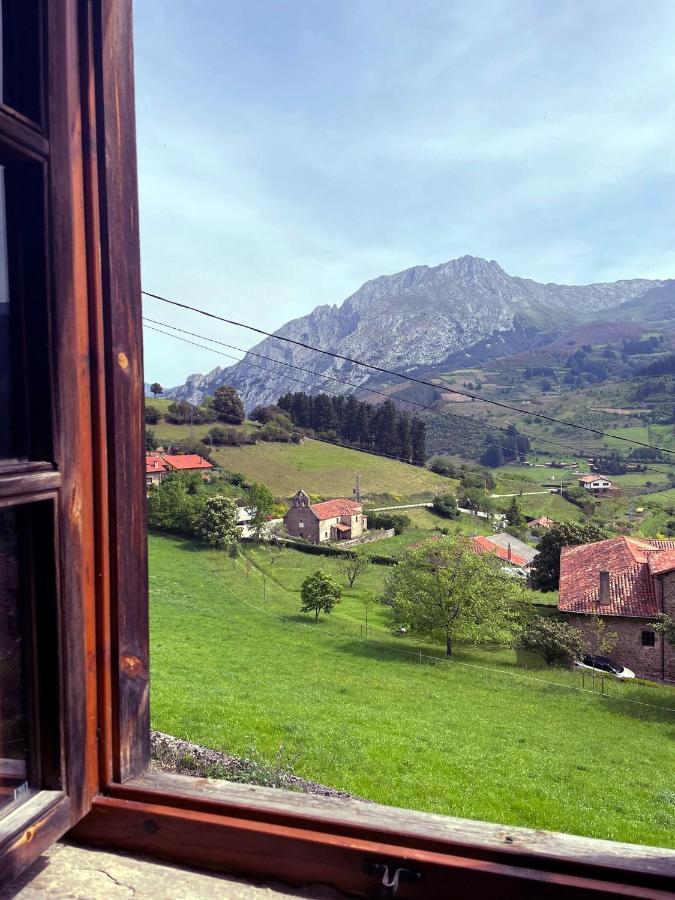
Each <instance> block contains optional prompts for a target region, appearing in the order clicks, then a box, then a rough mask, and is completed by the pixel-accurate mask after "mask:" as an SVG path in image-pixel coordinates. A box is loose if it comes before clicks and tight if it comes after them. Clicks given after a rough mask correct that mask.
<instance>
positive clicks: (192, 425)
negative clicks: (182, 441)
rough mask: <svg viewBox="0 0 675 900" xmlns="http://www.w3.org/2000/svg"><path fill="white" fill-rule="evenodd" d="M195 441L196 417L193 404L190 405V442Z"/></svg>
mask: <svg viewBox="0 0 675 900" xmlns="http://www.w3.org/2000/svg"><path fill="white" fill-rule="evenodd" d="M194 439H195V426H194V417H193V410H192V404H190V440H191V441H194Z"/></svg>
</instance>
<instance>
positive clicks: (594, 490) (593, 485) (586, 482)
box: [579, 475, 613, 497]
mask: <svg viewBox="0 0 675 900" xmlns="http://www.w3.org/2000/svg"><path fill="white" fill-rule="evenodd" d="M579 487H582V488H583V489H584V490H585V491H588V492H589V493H591V494H593V496H594V497H602V496H604V495H605V494H608V493H609V492H610V491H611V490H613V487H612V482H611V480H610V479H609V478H608V477H607V476H606V475H582V476H581V478H580V479H579Z"/></svg>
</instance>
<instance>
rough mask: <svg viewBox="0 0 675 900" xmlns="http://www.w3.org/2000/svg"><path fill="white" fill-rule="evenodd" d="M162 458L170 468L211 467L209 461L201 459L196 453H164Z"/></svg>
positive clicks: (184, 469)
mask: <svg viewBox="0 0 675 900" xmlns="http://www.w3.org/2000/svg"><path fill="white" fill-rule="evenodd" d="M162 459H163V460H164V462H166V463H168V464H169V466H170V467H171V468H172V469H179V470H181V471H188V470H190V469H212V468H213V466H212V465H211V463H210V462H207V461H206V460H205V459H202V457H201V456H198V455H197V454H196V453H185V454H183V455H180V456H178V455H175V456H174V455H173V454H168V453H164V454H163V455H162Z"/></svg>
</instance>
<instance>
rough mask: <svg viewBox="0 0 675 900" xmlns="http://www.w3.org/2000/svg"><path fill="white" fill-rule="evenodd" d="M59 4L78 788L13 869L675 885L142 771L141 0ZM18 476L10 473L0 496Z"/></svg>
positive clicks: (33, 139)
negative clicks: (137, 110) (138, 865)
mask: <svg viewBox="0 0 675 900" xmlns="http://www.w3.org/2000/svg"><path fill="white" fill-rule="evenodd" d="M48 7H49V12H48V16H47V19H48V21H47V23H46V33H47V58H48V72H49V73H50V80H49V85H50V97H49V104H48V109H47V122H48V126H49V128H48V137H47V135H46V134H45V133H43V132H42V131H41V130H40V129H34V128H32V127H31V128H28V126H26V125H25V123H17V132H16V133H17V136H18V137H17V139H18V140H21V141H23V146H30V147H31V149H32V151H33V152H36V153H37V154H38V156H40V154H42V156H43V157H44V155H45V153H47V152H48V153H49V160H50V162H49V165H50V171H51V176H50V185H51V210H52V220H53V221H52V229H51V236H50V248H51V249H50V254H51V255H50V259H51V272H52V275H53V278H54V284H55V291H56V293H57V294H58V295H59V296H60V298H61V299H60V301H59V302H57V303H56V304H55V315H54V327H53V345H54V355H55V359H56V363H57V365H56V370H57V371H58V373H59V376H58V378H57V387H58V390H57V400H56V403H55V410H56V412H57V413H58V416H59V418H58V422H57V425H58V428H57V432H58V434H59V435H60V436H61V438H60V441H59V442H58V447H57V449H58V454H57V461H56V465H54V466H52V465H47V466H46V467H45V469H44V471H39V472H35V473H33V474H32V475H31V478H32V479H33V486H35V484H38V485H40V490H39V493H40V494H41V496H42V495H44V496H47V495H48V494H49V495H50V496H53V497H54V502H55V503H56V504H57V507H58V516H57V517H58V522H59V533H60V548H61V549H60V552H61V554H62V568H61V571H62V576H61V584H60V590H61V594H62V597H64V598H66V601H67V602H66V606H67V615H68V616H69V618H68V621H69V623H70V624H71V625H72V626H74V628H73V632H72V634H71V636H70V638H69V640H70V644H71V645H72V646H70V645H69V647H68V654H69V656H68V660H69V669H68V679H67V683H66V684H65V685H64V696H65V697H66V701H67V705H68V709H69V719H70V718H71V717H72V722H71V723H70V725H68V724H67V728H69V729H70V730H69V731H68V733H67V734H66V737H65V740H64V743H65V745H66V748H67V755H68V759H69V763H68V764H69V766H70V770H71V773H72V775H73V777H72V784H71V785H69V790H70V793H68V792H65V793H64V792H51V793H49V792H43V793H42V794H39V795H37V796H36V797H34V798H32V799H31V800H30V801H29V803H30V804H32V805H31V808H30V809H27V807H28V804H25V805H24V806H23V807H21V809H20V810H19V811H17V818H16V820H15V821H14V823H12V822H8V819H9V818H11V816H10V817H7V819H5V820H3V821H2V823H0V854H2V857H1V861H2V864H3V869H2V874H3V876H7V875H12V874H15V873H16V872H18V871H19V870H20V869H21V868H22V867H23V866H25V865H26V864H27V862H29V861H30V860H31V859H32V858H34V856H35V855H36V853H37V852H39V851H40V850H41V849H43V848H44V847H45V846H47V845H48V844H49V843H50V842H51V841H53V840H54V839H56V838H57V837H59V836H60V835H61V834H63V833H64V832H65V831H66V830H68V829H71V830H70V836H71V837H72V838H73V839H75V840H78V841H81V842H84V843H87V844H90V845H95V846H100V847H105V848H108V849H120V850H127V851H137V852H142V853H145V854H149V855H153V856H157V857H160V858H164V859H169V860H173V861H176V862H180V863H183V864H189V865H196V866H200V867H205V868H212V869H215V870H218V871H226V872H231V873H234V874H237V875H239V876H244V877H247V878H251V879H254V880H265V879H271V880H276V881H285V882H288V883H291V884H307V883H313V882H324V883H327V884H331V885H334V886H335V887H336V888H338V889H341V890H343V891H346V892H348V893H351V894H355V895H358V896H375V895H379V893H380V891H381V890H382V885H383V878H388V879H389V881H391V880H392V879H393V877H394V873H395V872H396V870H397V869H400V870H403V871H402V873H401V880H400V884H399V886H398V889H397V892H396V894H395V896H397V897H433V896H452V895H453V892H454V895H456V896H465V895H467V894H469V892H477V896H500V897H501V896H513V897H519V898H523V897H533V898H534V897H537V898H541V897H548V896H551V897H569V896H579V897H630V896H634V897H637V896H639V897H641V898H652V900H657V898H665V897H667V896H671V893H670V891H671V888H672V887H673V875H674V873H675V853H674V852H672V851H669V850H661V849H659V848H651V847H637V846H634V845H626V844H618V843H613V842H609V841H598V840H591V839H585V838H581V837H575V836H570V835H558V834H552V833H547V832H535V831H532V830H529V829H524V828H511V827H506V826H501V825H490V824H487V823H481V822H473V821H469V820H460V819H452V818H448V817H443V816H435V815H429V814H425V813H420V812H414V811H404V810H392V809H389V808H386V807H381V806H378V805H376V804H359V803H348V802H344V801H331V800H329V799H326V798H316V797H310V796H306V795H298V794H291V793H288V792H285V791H276V790H273V789H268V788H259V787H252V786H248V785H247V786H242V785H236V784H230V785H227V784H223V783H210V782H208V781H206V780H204V779H191V778H186V777H181V776H178V775H163V774H152V773H150V772H149V763H150V732H149V728H150V716H149V666H148V659H149V634H148V605H147V560H146V489H145V482H144V479H143V474H144V464H143V463H144V456H145V445H144V421H143V415H142V407H143V365H142V328H141V294H140V289H141V284H140V257H139V239H138V209H137V181H136V153H135V140H134V137H135V118H134V92H133V53H132V19H131V12H132V11H131V0H59V2H58V3H57V2H51V0H50V3H49V4H48ZM59 73H60V74H59ZM50 110H52V112H51V113H50ZM54 110H55V111H54ZM2 115H4V112H3V111H2V110H0V117H1V116H2ZM66 295H68V296H71V297H72V299H71V300H70V301H69V302H68V303H66V302H65V301H64V299H63V298H64V296H66ZM66 312H67V315H66ZM68 361H72V362H74V365H73V366H72V367H71V366H67V365H64V362H68ZM66 370H67V371H66ZM66 435H77V441H72V440H71V441H68V440H65V436H66ZM24 477H25V476H24V475H17V476H15V478H16V479H17V481H16V482H15V483H14V484H13V485H10V484H9V481H8V480H7V479H8V478H9V475H8V474H6V475H5V476H3V477H0V496H2V495H3V491H4V492H5V494H6V495H7V496H9V495H10V494H11V495H12V496H16V493H17V490H19V489H20V487H21V484H20V482H21V479H23V478H24ZM3 478H4V480H3ZM12 492H13V493H12ZM27 495H28V494H27ZM64 559H65V560H67V561H68V562H69V563H72V565H69V566H68V567H64V566H63V560H64ZM75 766H77V767H79V768H78V773H79V774H78V775H77V777H75V774H74V772H75V769H74V767H75ZM21 810H23V812H22V813H21V815H18V813H19V812H21ZM27 817H28V820H29V824H28V825H26V822H27ZM72 826H74V827H72ZM12 827H14V830H13V831H12ZM3 834H5V835H7V834H10V835H11V839H7V840H5V842H4V843H3V841H2V835H3ZM385 867H386V872H385ZM385 895H386V894H385ZM389 895H390V896H394V894H393V893H391V891H390V893H389Z"/></svg>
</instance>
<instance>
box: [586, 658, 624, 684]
mask: <svg viewBox="0 0 675 900" xmlns="http://www.w3.org/2000/svg"><path fill="white" fill-rule="evenodd" d="M574 667H575V668H576V669H584V670H586V671H587V672H600V673H602V674H603V675H613V676H614V677H615V678H619V679H620V680H621V681H625V680H628V679H630V678H635V672H633V671H631V669H627V668H626V667H625V666H622V665H621V663H617V662H614V661H613V660H611V659H609V657H607V656H584V658H583V660H582V661H581V662H579V660H578V659H575V660H574Z"/></svg>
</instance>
